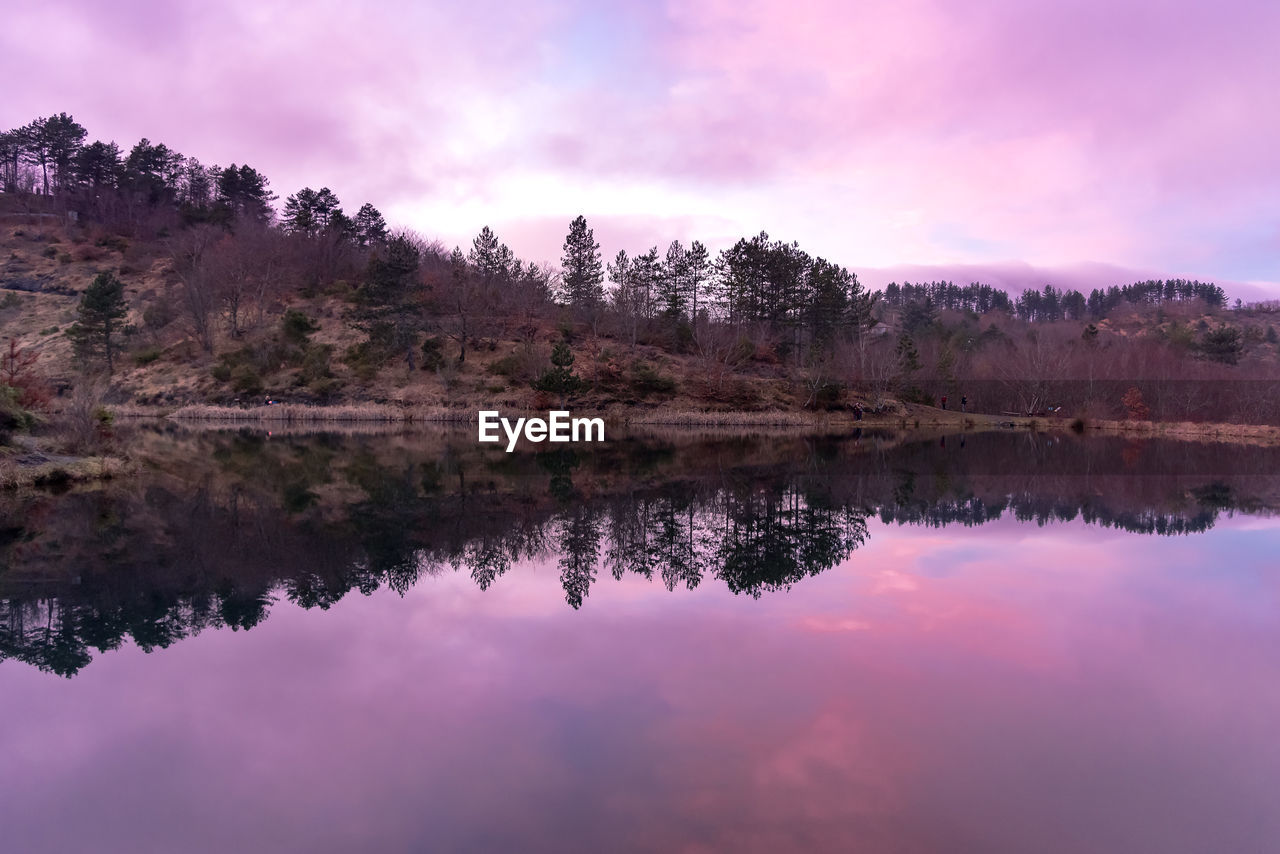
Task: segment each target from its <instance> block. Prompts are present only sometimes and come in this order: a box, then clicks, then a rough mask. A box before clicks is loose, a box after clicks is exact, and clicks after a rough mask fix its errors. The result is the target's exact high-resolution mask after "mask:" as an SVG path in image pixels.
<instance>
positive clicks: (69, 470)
mask: <svg viewBox="0 0 1280 854" xmlns="http://www.w3.org/2000/svg"><path fill="white" fill-rule="evenodd" d="M134 469H135V465H134V463H132V462H131V461H129V460H126V459H123V458H121V457H80V458H76V459H57V460H44V461H39V462H36V461H31V462H28V461H24V460H23V459H21V458H18V459H6V460H0V489H18V488H21V487H26V486H63V485H69V484H72V483H84V482H87V481H93V480H110V479H112V478H115V477H122V476H124V475H127V474H130V473H131V472H133V471H134Z"/></svg>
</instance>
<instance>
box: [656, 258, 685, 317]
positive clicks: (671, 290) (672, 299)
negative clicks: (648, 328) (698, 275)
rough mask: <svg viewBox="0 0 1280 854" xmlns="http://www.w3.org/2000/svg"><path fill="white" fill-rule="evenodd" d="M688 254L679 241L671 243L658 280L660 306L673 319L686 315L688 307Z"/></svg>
mask: <svg viewBox="0 0 1280 854" xmlns="http://www.w3.org/2000/svg"><path fill="white" fill-rule="evenodd" d="M687 255H688V253H687V252H685V249H684V247H683V246H681V245H680V241H679V240H673V241H671V245H670V246H668V247H667V257H666V258H665V259H664V260H663V264H662V272H661V275H660V276H659V278H658V305H659V306H660V307H661V309H662V313H663V314H664V315H665V316H667V317H669V318H672V319H675V318H678V317H680V316H681V315H682V314H684V313H685V309H686V307H687V305H688V275H689V274H688V269H689V268H688V260H687Z"/></svg>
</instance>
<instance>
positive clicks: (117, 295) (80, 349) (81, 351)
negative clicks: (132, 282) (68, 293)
mask: <svg viewBox="0 0 1280 854" xmlns="http://www.w3.org/2000/svg"><path fill="white" fill-rule="evenodd" d="M77 311H78V312H79V315H80V319H79V320H77V321H76V322H75V323H74V324H72V326H71V328H70V329H69V330H68V331H67V337H68V338H70V339H71V342H72V344H73V346H74V347H75V353H76V358H78V359H79V360H80V362H81V364H83V365H86V366H87V365H90V364H92V363H93V362H94V361H96V360H98V359H101V360H103V361H104V362H105V363H106V366H107V373H111V372H112V371H114V370H115V354H116V353H118V352H119V351H120V350H121V349H123V346H124V340H123V339H124V335H125V333H126V332H127V327H125V325H124V323H123V321H124V319H125V317H126V316H127V315H128V313H129V309H128V306H127V305H125V301H124V283H123V282H121V281H120V280H119V279H117V278H116V277H115V274H114V273H110V272H105V273H99V274H98V275H97V276H96V277H95V278H94V280H93V283H92V284H90V285H89V287H88V288H86V289H85V292H84V296H83V297H81V298H80V306H79V308H78V309H77Z"/></svg>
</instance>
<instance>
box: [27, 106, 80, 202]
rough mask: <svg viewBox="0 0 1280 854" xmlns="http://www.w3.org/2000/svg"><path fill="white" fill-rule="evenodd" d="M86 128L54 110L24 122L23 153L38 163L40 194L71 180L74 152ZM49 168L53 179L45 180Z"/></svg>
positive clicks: (59, 187)
mask: <svg viewBox="0 0 1280 854" xmlns="http://www.w3.org/2000/svg"><path fill="white" fill-rule="evenodd" d="M85 135H86V131H85V129H84V127H83V126H81V125H80V123H78V122H77V121H76V120H75V119H73V118H71V116H69V115H67V114H66V113H58V114H57V115H56V116H49V117H48V118H43V117H42V118H38V119H36V120H35V121H33V122H32V123H31V124H29V125H27V133H26V142H27V146H26V152H25V153H26V156H27V158H28V160H29V162H31V163H33V164H35V165H38V166H39V167H40V172H41V174H42V176H43V179H44V194H45V195H46V196H47V195H49V193H50V192H51V191H52V190H62V189H65V188H66V185H67V184H68V183H70V181H72V180H74V177H75V170H74V169H73V168H72V166H73V165H74V163H75V159H76V153H77V152H78V151H79V150H80V146H82V145H83V144H84V138H85ZM50 169H52V170H53V181H52V182H50V180H49V171H50Z"/></svg>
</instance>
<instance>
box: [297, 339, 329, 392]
mask: <svg viewBox="0 0 1280 854" xmlns="http://www.w3.org/2000/svg"><path fill="white" fill-rule="evenodd" d="M332 355H333V348H332V347H330V346H329V345H328V344H311V345H309V346H308V347H307V348H306V350H304V351H303V353H302V370H300V371H299V372H298V379H299V381H300V382H301V383H302V384H303V385H306V386H308V387H310V386H312V385H313V384H315V383H318V382H320V381H321V380H327V379H329V378H331V377H332V376H333V371H332V369H331V368H330V365H329V361H330V358H331V357H332Z"/></svg>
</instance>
